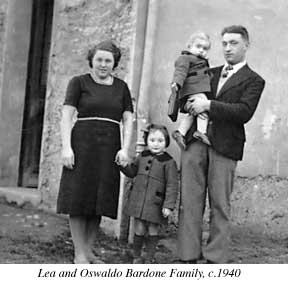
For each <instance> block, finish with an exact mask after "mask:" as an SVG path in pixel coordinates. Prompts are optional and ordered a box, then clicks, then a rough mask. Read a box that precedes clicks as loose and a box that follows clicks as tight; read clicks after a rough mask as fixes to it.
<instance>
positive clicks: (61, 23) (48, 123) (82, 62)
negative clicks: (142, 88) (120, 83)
mask: <svg viewBox="0 0 288 284" xmlns="http://www.w3.org/2000/svg"><path fill="white" fill-rule="evenodd" d="M131 2H132V1H129V0H98V1H93V0H73V1H71V0H69V1H68V0H61V1H55V8H54V18H53V31H52V47H51V54H50V62H49V77H48V86H47V98H46V106H45V118H44V130H43V141H42V155H41V165H40V168H41V170H40V179H39V189H40V191H41V193H42V200H43V202H44V203H45V204H43V206H44V207H47V206H48V207H51V206H52V207H53V206H55V198H56V196H57V192H58V185H59V179H60V174H61V161H60V146H61V145H60V143H61V139H60V128H59V121H60V117H61V108H62V103H63V100H64V96H65V90H66V86H67V83H68V81H69V79H70V78H71V77H72V76H74V75H77V74H81V73H85V72H88V64H87V61H86V59H85V58H86V54H87V50H88V47H90V46H92V45H93V44H94V43H97V42H99V41H101V40H104V39H110V38H111V39H113V40H114V41H115V42H116V43H117V44H118V45H120V47H121V50H122V59H121V61H120V64H119V66H118V67H117V70H115V73H116V75H117V76H119V77H120V78H122V79H127V77H128V75H129V74H128V71H129V70H128V69H129V68H128V66H129V60H130V56H131V55H130V53H131V50H130V49H131V47H132V41H133V31H134V27H135V25H134V20H135V15H134V14H133V9H132V3H131Z"/></svg>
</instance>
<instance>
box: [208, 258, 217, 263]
mask: <svg viewBox="0 0 288 284" xmlns="http://www.w3.org/2000/svg"><path fill="white" fill-rule="evenodd" d="M206 264H217V263H216V262H214V261H212V260H209V259H206Z"/></svg>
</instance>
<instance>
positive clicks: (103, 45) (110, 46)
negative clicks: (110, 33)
mask: <svg viewBox="0 0 288 284" xmlns="http://www.w3.org/2000/svg"><path fill="white" fill-rule="evenodd" d="M97 50H105V51H109V52H111V53H112V55H113V58H114V66H113V69H114V68H116V67H117V66H118V63H119V61H120V58H121V51H120V49H119V48H118V47H117V46H116V44H115V43H113V42H112V41H111V40H105V41H102V42H100V43H98V44H96V45H94V46H93V47H92V48H90V49H89V50H88V54H87V57H86V59H87V60H88V64H89V67H90V68H92V67H93V63H92V62H93V58H94V56H95V54H96V52H97Z"/></svg>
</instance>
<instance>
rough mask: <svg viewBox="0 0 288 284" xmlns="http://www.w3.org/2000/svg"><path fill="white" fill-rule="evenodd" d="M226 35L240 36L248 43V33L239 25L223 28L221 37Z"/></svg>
mask: <svg viewBox="0 0 288 284" xmlns="http://www.w3.org/2000/svg"><path fill="white" fill-rule="evenodd" d="M226 33H228V34H240V35H241V36H242V38H243V39H244V40H246V41H247V42H248V43H249V33H248V31H247V29H246V28H245V27H243V26H241V25H232V26H228V27H225V28H224V29H223V30H222V32H221V35H222V36H223V35H224V34H226Z"/></svg>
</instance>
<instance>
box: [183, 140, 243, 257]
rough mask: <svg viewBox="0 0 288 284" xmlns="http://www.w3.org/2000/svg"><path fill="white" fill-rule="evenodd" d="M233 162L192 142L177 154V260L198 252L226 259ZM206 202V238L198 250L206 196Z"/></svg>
mask: <svg viewBox="0 0 288 284" xmlns="http://www.w3.org/2000/svg"><path fill="white" fill-rule="evenodd" d="M236 165H237V162H236V161H234V160H231V159H229V158H226V157H224V156H222V155H221V154H219V153H217V152H216V151H215V150H213V149H212V148H211V147H208V146H207V145H205V144H203V143H201V142H198V141H197V142H194V143H192V144H190V145H189V146H188V147H187V150H186V151H182V155H181V201H180V212H179V230H178V251H179V257H180V259H181V260H197V259H199V258H200V257H201V256H202V255H203V256H204V258H205V259H207V260H209V261H211V262H214V263H227V261H228V257H229V256H228V254H229V253H228V252H229V245H230V228H229V219H230V195H231V192H232V189H233V182H234V174H235V169H236ZM207 193H208V200H209V205H210V222H209V228H210V229H209V230H210V234H209V239H208V241H207V245H206V248H205V249H203V251H202V224H203V214H204V210H205V202H206V196H207Z"/></svg>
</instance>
